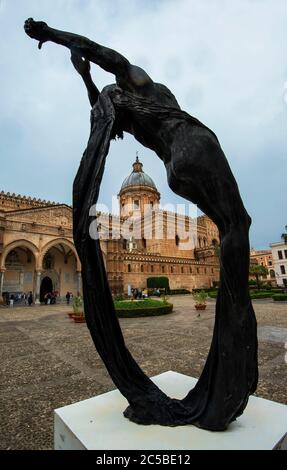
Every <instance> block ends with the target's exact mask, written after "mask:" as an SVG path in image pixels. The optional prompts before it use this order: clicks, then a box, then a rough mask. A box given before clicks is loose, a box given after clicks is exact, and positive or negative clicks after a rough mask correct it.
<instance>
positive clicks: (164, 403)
mask: <svg viewBox="0 0 287 470" xmlns="http://www.w3.org/2000/svg"><path fill="white" fill-rule="evenodd" d="M24 28H25V31H26V33H27V34H28V35H29V36H30V37H32V38H34V39H36V40H38V41H39V47H40V48H41V46H42V44H43V43H44V42H46V41H52V42H54V43H57V44H60V45H63V46H66V47H68V48H69V49H70V50H71V51H72V61H73V64H74V66H75V68H76V69H77V70H78V72H79V73H81V75H82V76H83V79H84V81H85V84H86V86H87V89H88V94H89V99H90V101H91V105H92V106H93V108H92V121H91V134H90V138H89V142H88V146H87V149H86V151H85V152H84V155H83V158H82V161H81V164H80V167H79V170H78V173H77V175H76V178H75V181H74V187H73V207H74V209H73V211H74V212H73V214H74V220H73V223H74V241H75V245H76V248H77V251H78V254H79V257H80V260H81V263H82V277H83V294H84V301H85V313H86V320H87V325H88V328H89V330H90V333H91V336H92V338H93V341H94V343H95V346H96V348H97V350H98V352H99V354H100V356H101V358H102V360H103V361H104V363H105V366H106V368H107V370H108V372H109V374H110V376H111V378H112V379H113V381H114V383H115V385H116V386H117V387H118V389H119V390H120V391H121V393H122V394H123V395H124V396H125V397H126V399H127V400H128V402H129V407H128V408H127V409H126V410H125V412H124V414H125V416H126V417H128V418H129V419H131V420H132V421H134V422H137V423H142V424H161V425H169V426H176V425H182V424H194V425H196V426H199V427H202V428H205V429H209V430H224V429H226V428H227V426H228V424H229V423H230V422H232V421H233V420H234V419H236V417H238V416H239V415H240V414H242V412H243V410H244V408H245V407H246V405H247V402H248V397H249V395H250V394H251V393H253V392H254V391H255V389H256V385H257V378H258V372H257V334H256V319H255V315H254V311H253V308H252V304H251V301H250V296H249V290H248V272H249V238H248V232H249V227H250V223H251V219H250V217H249V216H248V214H247V212H246V210H245V208H244V205H243V203H242V200H241V197H240V194H239V190H238V187H237V184H236V181H235V179H234V176H233V174H232V172H231V170H230V167H229V165H228V162H227V159H226V157H225V155H224V153H223V151H222V149H221V147H220V144H219V142H218V139H217V137H216V135H215V134H214V133H213V132H212V131H211V130H210V129H208V128H207V127H206V126H205V125H204V124H202V123H201V122H200V121H198V120H197V119H195V118H193V117H192V116H190V115H189V114H187V113H186V112H184V111H182V110H181V109H180V107H179V105H178V103H177V101H176V99H175V97H174V96H173V94H172V93H171V92H170V91H169V90H168V89H167V88H166V87H165V86H164V85H161V84H158V83H155V82H153V80H152V79H151V78H150V77H149V76H148V75H147V73H146V72H145V71H144V70H142V69H141V68H139V67H136V66H134V65H131V64H130V63H129V61H128V60H127V59H126V58H124V57H123V56H122V55H121V54H118V53H117V52H115V51H113V50H111V49H108V48H105V47H103V46H100V45H99V44H96V43H95V42H93V41H90V40H89V39H87V38H84V37H82V36H78V35H75V34H72V33H67V32H63V31H58V30H55V29H52V28H50V27H49V26H48V25H47V24H46V23H44V22H35V21H34V20H33V19H31V18H30V19H28V20H27V21H26V22H25V26H24ZM88 61H91V62H94V63H95V64H97V65H99V66H100V67H101V68H103V69H104V70H106V71H107V72H111V73H113V74H114V75H115V77H116V85H110V86H107V87H105V88H104V89H103V91H102V92H101V93H100V92H99V91H98V89H97V87H96V86H95V85H94V84H93V82H92V79H91V76H90V72H89V63H88ZM124 131H126V132H129V133H131V134H133V135H134V137H135V138H136V139H137V140H138V141H139V142H140V143H141V144H143V145H144V146H146V147H148V148H150V149H152V150H154V151H155V153H156V154H157V155H158V157H159V158H160V159H161V160H162V161H163V163H164V165H165V168H166V172H167V180H168V184H169V186H170V188H171V189H172V190H173V191H174V192H175V193H176V194H178V195H180V196H182V197H184V198H185V199H187V200H188V201H191V202H193V203H195V204H197V205H198V207H199V208H200V209H201V210H202V211H203V212H204V213H205V214H207V215H208V216H209V217H210V218H211V219H212V220H213V221H214V222H215V224H216V225H217V227H218V229H219V233H220V240H221V249H220V289H219V293H218V298H217V303H216V317H215V326H214V333H213V339H212V343H211V348H210V351H209V354H208V358H207V361H206V364H205V367H204V369H203V372H202V374H201V376H200V378H199V380H198V382H197V384H196V386H195V388H194V389H193V390H191V391H190V392H189V393H188V395H187V396H186V397H185V398H184V399H183V400H177V399H174V398H170V397H168V396H167V395H166V394H165V393H163V392H162V391H161V390H160V389H159V388H158V387H157V386H156V385H155V384H154V383H153V382H152V381H151V380H150V379H149V378H148V377H147V376H146V375H145V374H144V372H143V371H142V370H141V369H140V367H139V366H138V364H137V363H136V362H135V360H134V359H133V357H132V356H131V354H130V352H129V351H128V350H127V348H126V346H125V343H124V339H123V336H122V332H121V329H120V326H119V323H118V320H117V317H116V313H115V309H114V305H113V299H112V296H111V293H110V290H109V287H108V282H107V276H106V272H105V268H104V263H103V258H102V254H101V249H100V243H99V241H98V240H96V241H95V240H92V239H91V238H90V236H89V226H90V223H91V217H90V216H89V210H90V208H91V206H92V205H93V204H95V203H96V202H97V199H98V194H99V189H100V183H101V179H102V175H103V171H104V164H105V159H106V156H107V154H108V151H109V145H110V140H111V139H112V138H114V137H115V136H116V135H119V136H121V135H122V134H123V132H124Z"/></svg>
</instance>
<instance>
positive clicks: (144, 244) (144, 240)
mask: <svg viewBox="0 0 287 470" xmlns="http://www.w3.org/2000/svg"><path fill="white" fill-rule="evenodd" d="M142 243H143V248H146V239H145V238H143V239H142Z"/></svg>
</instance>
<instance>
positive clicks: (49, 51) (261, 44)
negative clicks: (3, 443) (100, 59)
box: [0, 0, 287, 247]
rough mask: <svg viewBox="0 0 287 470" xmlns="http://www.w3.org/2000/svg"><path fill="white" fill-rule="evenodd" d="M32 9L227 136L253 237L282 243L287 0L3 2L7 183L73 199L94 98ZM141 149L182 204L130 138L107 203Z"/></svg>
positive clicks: (2, 121) (108, 175)
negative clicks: (32, 35)
mask: <svg viewBox="0 0 287 470" xmlns="http://www.w3.org/2000/svg"><path fill="white" fill-rule="evenodd" d="M29 16H32V17H34V19H36V20H44V21H46V22H47V23H48V24H50V25H51V26H53V27H56V28H59V29H64V30H68V31H73V32H76V33H79V34H84V35H86V36H88V37H90V38H91V39H93V40H95V41H97V42H99V43H101V44H104V45H106V46H108V47H112V48H114V49H116V50H118V51H119V52H121V53H122V54H123V55H126V57H128V58H129V60H130V61H131V62H133V63H135V64H137V65H140V66H142V67H143V68H145V69H146V70H147V72H148V73H149V74H150V76H151V77H152V78H153V79H154V80H155V81H158V82H161V83H165V84H166V85H167V86H168V87H169V88H170V89H171V90H172V91H173V92H174V94H175V95H176V97H177V99H178V101H179V103H180V105H181V106H182V108H183V109H185V110H186V111H188V112H189V113H190V114H192V115H194V116H196V117H197V118H199V119H201V120H202V121H203V122H204V123H205V124H207V125H208V126H209V127H211V128H212V129H214V131H215V132H216V133H217V135H218V137H219V139H220V142H221V144H222V147H223V149H224V151H225V153H226V155H227V157H228V160H229V162H230V165H231V167H232V169H233V171H234V174H235V176H236V178H237V180H238V183H239V186H240V188H241V192H242V196H243V199H244V202H245V204H246V206H247V209H248V210H249V212H251V215H252V218H253V228H252V232H251V234H252V244H253V245H254V246H257V247H266V246H267V245H268V243H269V242H272V241H275V240H276V238H279V236H280V234H281V232H282V228H283V227H284V225H285V224H286V222H287V221H286V214H285V213H282V207H284V204H285V205H286V202H287V201H286V192H283V191H282V189H281V188H282V187H283V186H284V185H285V184H286V183H285V181H284V176H283V175H284V172H285V175H286V169H287V168H286V166H287V164H286V137H285V135H286V119H287V118H286V113H287V103H286V102H285V101H284V84H285V82H286V81H287V63H286V43H287V41H286V39H287V31H286V16H287V4H286V2H285V0H282V1H281V0H277V1H276V8H275V5H274V2H272V0H261V1H260V2H259V1H257V0H255V1H254V0H253V1H251V0H250V1H248V0H233V1H232V2H230V1H227V0H214V1H213V2H210V1H207V0H205V1H202V0H170V1H156V2H155V1H144V0H134V1H132V0H118V1H117V0H114V1H113V2H106V1H104V0H97V1H94V0H54V1H53V6H51V1H50V0H41V2H39V1H38V0H14V1H13V2H9V1H7V0H4V1H3V0H2V2H1V3H0V19H1V24H2V26H1V29H2V37H3V38H4V41H2V43H1V55H0V71H1V90H0V98H1V116H0V132H1V140H0V155H1V179H0V184H1V186H2V188H3V189H5V190H10V191H15V192H17V193H18V192H21V193H24V194H31V195H35V196H37V197H44V198H48V199H55V200H60V201H65V202H71V187H72V181H73V177H74V175H75V172H76V169H77V166H78V164H79V161H80V158H81V154H82V152H83V149H84V147H85V144H86V141H87V138H88V133H89V103H88V99H87V97H86V95H85V90H84V87H83V84H82V83H81V79H80V77H79V76H78V75H77V74H76V72H74V70H73V68H72V66H71V64H70V61H69V52H68V50H66V49H65V48H61V47H59V46H57V45H54V44H50V43H49V44H44V46H43V49H42V51H38V49H37V44H36V42H34V41H32V40H30V39H29V38H28V37H27V36H26V35H25V34H24V31H23V23H24V20H25V19H26V18H27V17H29ZM93 76H94V79H95V82H96V83H97V85H98V86H99V88H102V87H103V86H105V85H106V84H108V83H112V82H113V81H114V77H113V76H112V75H111V74H108V73H105V72H104V71H102V70H100V69H99V68H98V67H96V66H94V67H93ZM285 92H286V90H285ZM136 150H139V154H140V156H141V159H142V160H143V163H144V168H145V170H146V172H147V173H149V174H150V175H152V177H153V179H154V180H155V182H156V184H157V186H158V189H159V190H160V192H161V194H162V201H163V202H164V203H166V202H182V200H181V199H180V198H178V197H176V196H175V195H173V193H172V192H171V191H170V190H169V188H168V187H167V183H166V176H165V170H164V168H163V166H162V163H161V162H160V161H159V160H158V159H157V157H156V156H155V155H154V154H153V152H151V151H149V150H148V149H145V148H143V147H142V146H141V145H140V144H139V143H137V142H136V141H135V140H134V139H133V138H132V137H130V136H126V137H125V139H124V141H122V142H115V143H113V144H112V146H111V152H110V155H109V157H108V160H107V165H106V172H105V176H104V180H103V187H102V190H101V199H102V202H104V203H105V204H109V203H110V201H111V195H112V193H115V192H117V191H118V190H119V188H120V184H121V181H122V180H123V179H124V177H125V176H126V175H127V174H128V173H129V172H130V171H131V163H132V161H133V159H134V157H135V151H136ZM281 185H282V186H281ZM278 204H279V205H278ZM276 234H277V235H276Z"/></svg>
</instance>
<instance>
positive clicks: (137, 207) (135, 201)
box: [134, 199, 140, 210]
mask: <svg viewBox="0 0 287 470" xmlns="http://www.w3.org/2000/svg"><path fill="white" fill-rule="evenodd" d="M139 208H140V202H139V200H138V199H134V210H137V209H139Z"/></svg>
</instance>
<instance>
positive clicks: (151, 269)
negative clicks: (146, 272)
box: [150, 265, 153, 273]
mask: <svg viewBox="0 0 287 470" xmlns="http://www.w3.org/2000/svg"><path fill="white" fill-rule="evenodd" d="M150 272H151V273H153V265H151V267H150Z"/></svg>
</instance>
